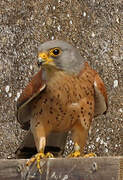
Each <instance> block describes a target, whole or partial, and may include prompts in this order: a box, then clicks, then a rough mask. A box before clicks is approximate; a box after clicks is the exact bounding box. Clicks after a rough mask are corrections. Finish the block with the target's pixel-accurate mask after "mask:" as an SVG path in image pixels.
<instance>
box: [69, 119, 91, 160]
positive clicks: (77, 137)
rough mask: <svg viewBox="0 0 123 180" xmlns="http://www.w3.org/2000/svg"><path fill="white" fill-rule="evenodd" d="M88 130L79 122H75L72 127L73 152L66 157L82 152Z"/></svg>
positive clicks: (77, 155)
mask: <svg viewBox="0 0 123 180" xmlns="http://www.w3.org/2000/svg"><path fill="white" fill-rule="evenodd" d="M87 136H88V131H87V130H86V129H84V127H82V125H81V123H80V122H76V124H75V125H74V127H73V128H72V139H73V142H74V152H73V153H70V155H69V156H68V157H79V156H83V154H84V152H83V151H84V146H85V143H86V140H87Z"/></svg>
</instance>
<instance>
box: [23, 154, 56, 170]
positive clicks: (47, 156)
mask: <svg viewBox="0 0 123 180" xmlns="http://www.w3.org/2000/svg"><path fill="white" fill-rule="evenodd" d="M53 157H54V156H53V154H51V153H50V152H48V153H47V154H46V155H45V154H44V153H42V152H39V153H37V154H36V155H35V156H34V157H32V158H31V159H29V161H27V163H26V166H30V165H31V164H32V163H34V162H35V161H37V168H38V170H39V172H40V173H42V170H41V166H40V160H41V159H44V158H53Z"/></svg>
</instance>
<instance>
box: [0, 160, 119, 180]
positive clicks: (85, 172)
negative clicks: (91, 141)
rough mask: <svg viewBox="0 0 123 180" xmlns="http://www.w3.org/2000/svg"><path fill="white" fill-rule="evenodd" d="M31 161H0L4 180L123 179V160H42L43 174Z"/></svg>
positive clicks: (1, 177) (1, 174) (0, 169)
mask: <svg viewBox="0 0 123 180" xmlns="http://www.w3.org/2000/svg"><path fill="white" fill-rule="evenodd" d="M26 161H27V160H23V159H19V160H18V159H13V160H12V159H11V160H2V159H1V160H0V180H24V179H28V180H38V179H43V180H123V157H94V158H70V159H67V158H52V159H42V160H41V161H40V165H41V170H42V173H41V174H40V173H39V171H38V170H37V168H36V165H35V164H33V165H31V166H30V167H26V166H25V163H26Z"/></svg>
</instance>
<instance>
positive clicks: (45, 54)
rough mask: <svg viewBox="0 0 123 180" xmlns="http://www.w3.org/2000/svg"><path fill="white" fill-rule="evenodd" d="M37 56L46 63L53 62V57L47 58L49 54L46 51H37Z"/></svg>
mask: <svg viewBox="0 0 123 180" xmlns="http://www.w3.org/2000/svg"><path fill="white" fill-rule="evenodd" d="M38 57H39V58H41V59H43V60H45V64H48V63H50V62H53V59H50V58H49V55H48V53H47V52H42V53H39V55H38Z"/></svg>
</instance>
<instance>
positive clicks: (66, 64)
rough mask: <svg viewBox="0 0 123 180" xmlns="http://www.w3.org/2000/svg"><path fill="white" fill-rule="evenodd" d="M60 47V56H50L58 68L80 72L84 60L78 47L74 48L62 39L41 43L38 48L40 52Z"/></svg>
mask: <svg viewBox="0 0 123 180" xmlns="http://www.w3.org/2000/svg"><path fill="white" fill-rule="evenodd" d="M54 48H59V49H60V50H61V53H60V54H59V55H58V56H55V57H54V56H50V57H49V58H52V59H53V61H54V63H55V65H56V68H58V69H60V70H63V71H65V72H67V73H70V74H71V73H75V74H76V73H79V71H80V70H81V69H82V67H83V64H84V60H83V58H82V57H81V55H80V53H79V51H78V49H76V48H74V47H73V46H72V45H70V44H69V43H67V42H64V41H61V40H51V41H47V42H45V43H43V44H41V45H40V46H39V48H38V53H40V52H49V51H50V50H51V49H54Z"/></svg>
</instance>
